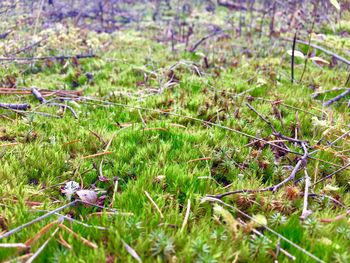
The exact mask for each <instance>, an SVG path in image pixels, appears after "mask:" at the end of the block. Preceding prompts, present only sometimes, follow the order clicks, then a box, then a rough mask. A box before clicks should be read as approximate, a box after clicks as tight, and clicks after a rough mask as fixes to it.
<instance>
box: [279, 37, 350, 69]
mask: <svg viewBox="0 0 350 263" xmlns="http://www.w3.org/2000/svg"><path fill="white" fill-rule="evenodd" d="M281 39H282V40H286V41H293V39H292V38H281ZM296 42H297V43H299V44H303V45H308V46H310V47H313V48H315V49H318V50H320V51H322V52H324V53H326V54H327V55H330V56H333V57H334V58H336V59H338V60H340V61H342V62H344V63H345V64H347V65H350V61H349V60H347V59H346V58H344V57H342V56H340V55H338V54H335V53H334V52H332V51H329V50H327V49H325V48H324V47H321V46H318V45H315V44H311V43H310V44H309V43H308V42H306V41H304V40H299V39H297V40H296Z"/></svg>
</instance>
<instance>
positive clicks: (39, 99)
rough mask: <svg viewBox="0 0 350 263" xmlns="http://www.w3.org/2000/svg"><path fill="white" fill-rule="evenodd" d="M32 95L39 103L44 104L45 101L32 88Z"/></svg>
mask: <svg viewBox="0 0 350 263" xmlns="http://www.w3.org/2000/svg"><path fill="white" fill-rule="evenodd" d="M32 94H33V95H34V97H35V98H36V99H37V100H38V101H39V102H40V103H45V102H46V100H45V99H44V97H43V95H41V93H40V91H38V90H37V89H36V88H32Z"/></svg>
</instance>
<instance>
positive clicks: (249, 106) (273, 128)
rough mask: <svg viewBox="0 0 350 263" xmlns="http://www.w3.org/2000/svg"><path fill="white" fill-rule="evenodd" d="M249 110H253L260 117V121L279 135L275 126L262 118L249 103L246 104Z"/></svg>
mask: <svg viewBox="0 0 350 263" xmlns="http://www.w3.org/2000/svg"><path fill="white" fill-rule="evenodd" d="M245 104H246V105H247V106H248V108H249V109H251V110H252V111H253V112H255V114H256V115H258V116H259V117H260V119H262V120H263V121H264V122H266V123H267V124H268V125H269V126H270V127H271V129H272V131H273V132H274V133H277V130H276V129H275V127H274V126H273V124H272V123H271V122H270V121H269V120H268V119H267V118H266V117H264V116H262V115H261V114H260V113H259V112H258V111H257V110H256V109H255V108H254V107H253V106H252V105H250V104H249V103H248V102H246V103H245Z"/></svg>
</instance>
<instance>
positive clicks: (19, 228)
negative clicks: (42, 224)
mask: <svg viewBox="0 0 350 263" xmlns="http://www.w3.org/2000/svg"><path fill="white" fill-rule="evenodd" d="M77 202H78V200H75V201H73V202H70V203H68V204H66V205H63V206H61V207H59V208H56V209H55V210H52V211H50V212H48V213H46V214H44V215H42V216H39V217H38V218H35V219H33V220H32V221H29V222H27V223H25V224H23V225H20V226H18V227H16V228H14V229H12V230H10V231H8V232H6V233H4V234H2V235H0V239H3V238H5V237H8V236H11V235H13V234H15V233H17V232H19V231H21V230H22V229H23V228H26V227H27V226H30V225H32V224H34V223H37V222H39V221H41V220H43V219H45V218H48V217H49V216H51V215H53V214H55V213H57V212H59V211H61V210H63V209H65V208H67V207H70V206H71V205H74V204H75V203H77Z"/></svg>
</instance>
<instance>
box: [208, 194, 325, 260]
mask: <svg viewBox="0 0 350 263" xmlns="http://www.w3.org/2000/svg"><path fill="white" fill-rule="evenodd" d="M205 201H212V202H218V203H220V204H222V205H224V206H226V207H229V208H231V209H232V210H235V211H237V212H238V213H239V214H241V215H243V216H244V217H246V218H248V219H250V220H251V221H254V222H255V223H257V224H258V225H259V226H261V227H262V228H264V229H266V230H267V231H269V232H271V233H272V234H274V235H276V236H277V237H279V238H280V239H282V240H284V241H285V242H287V243H288V244H290V245H291V246H293V247H294V248H296V249H298V250H299V251H300V252H302V253H304V254H305V255H307V256H308V257H310V258H312V259H314V260H315V261H317V262H321V263H325V262H324V261H323V260H322V259H320V258H318V257H316V256H315V255H313V254H311V253H310V252H309V251H307V250H306V249H304V248H302V247H300V246H299V245H298V244H295V243H294V242H293V241H291V240H289V239H287V238H286V237H284V236H283V235H281V234H280V233H278V232H276V231H275V230H273V229H271V228H269V227H268V226H266V225H262V224H261V222H259V221H257V220H256V219H255V218H253V217H251V216H250V215H248V214H247V213H245V212H243V211H242V210H240V209H238V208H237V207H234V206H232V205H229V204H227V203H225V202H223V201H222V200H220V199H217V198H212V197H205V198H204V199H203V200H202V202H205Z"/></svg>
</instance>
